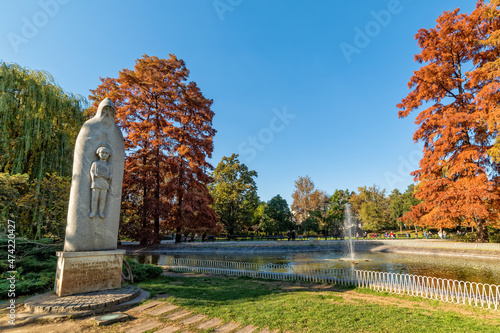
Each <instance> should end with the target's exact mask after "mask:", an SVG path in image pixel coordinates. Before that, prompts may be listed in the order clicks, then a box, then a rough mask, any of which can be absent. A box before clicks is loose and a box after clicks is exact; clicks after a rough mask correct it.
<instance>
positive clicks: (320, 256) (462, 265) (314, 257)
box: [129, 252, 500, 284]
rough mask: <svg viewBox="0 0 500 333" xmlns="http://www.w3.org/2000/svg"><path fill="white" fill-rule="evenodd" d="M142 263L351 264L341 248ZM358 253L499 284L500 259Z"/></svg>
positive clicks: (384, 262)
mask: <svg viewBox="0 0 500 333" xmlns="http://www.w3.org/2000/svg"><path fill="white" fill-rule="evenodd" d="M129 257H131V258H134V259H135V260H137V261H139V262H141V263H150V264H154V265H165V264H166V262H167V259H168V258H191V259H210V260H225V261H238V262H252V263H273V264H286V265H296V266H297V265H299V266H300V265H322V266H323V265H325V266H328V267H338V268H347V267H350V266H351V264H350V263H347V262H342V261H339V260H338V259H340V258H342V257H344V254H343V253H342V252H302V253H298V252H290V253H286V254H277V253H272V254H264V253H262V254H261V253H259V254H254V253H253V254H248V253H237V254H229V253H224V254H213V253H212V254H208V253H196V254H174V255H170V254H168V255H166V254H152V255H151V254H141V255H135V256H129ZM358 257H359V258H362V259H369V260H370V261H368V262H363V261H359V262H358V264H356V265H355V267H356V269H362V270H371V271H382V272H393V273H405V274H415V275H425V276H435V277H441V278H447V279H454V280H461V281H471V282H482V283H490V284H500V260H498V259H483V258H474V257H458V256H437V255H434V256H429V255H424V254H401V253H372V252H360V253H358Z"/></svg>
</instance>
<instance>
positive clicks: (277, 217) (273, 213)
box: [264, 194, 294, 232]
mask: <svg viewBox="0 0 500 333" xmlns="http://www.w3.org/2000/svg"><path fill="white" fill-rule="evenodd" d="M264 213H265V215H266V216H267V217H268V218H269V220H270V223H269V225H270V226H273V227H274V228H273V229H274V230H272V231H271V232H281V231H287V230H291V229H293V228H294V225H293V223H292V221H291V216H292V214H291V212H290V208H289V207H288V203H287V202H286V200H285V199H283V198H282V197H281V196H280V195H279V194H278V195H277V196H275V197H273V198H272V199H271V200H269V201H268V202H267V205H266V207H265V209H264Z"/></svg>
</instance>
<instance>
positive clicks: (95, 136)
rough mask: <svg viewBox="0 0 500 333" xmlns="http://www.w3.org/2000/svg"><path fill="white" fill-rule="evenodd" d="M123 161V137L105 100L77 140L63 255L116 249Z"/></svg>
mask: <svg viewBox="0 0 500 333" xmlns="http://www.w3.org/2000/svg"><path fill="white" fill-rule="evenodd" d="M124 160H125V146H124V142H123V135H122V133H121V131H120V128H119V127H118V126H117V125H116V123H115V108H114V105H113V102H112V101H111V100H110V99H109V98H106V99H104V100H103V101H102V102H101V103H100V104H99V108H98V109H97V112H96V115H95V116H94V117H93V118H91V119H89V120H88V121H86V122H85V124H83V126H82V128H81V130H80V133H79V134H78V137H77V139H76V144H75V153H74V158H73V178H72V180H71V193H70V198H69V209H68V220H67V226H66V238H65V242H64V252H77V251H101V250H114V249H116V247H117V242H118V224H119V219H120V205H121V194H122V181H123V168H124Z"/></svg>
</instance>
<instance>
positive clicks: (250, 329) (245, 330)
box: [236, 325, 262, 333]
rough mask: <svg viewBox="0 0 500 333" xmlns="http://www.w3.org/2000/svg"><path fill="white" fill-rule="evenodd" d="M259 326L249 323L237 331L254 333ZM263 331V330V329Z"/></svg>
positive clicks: (239, 332) (238, 332)
mask: <svg viewBox="0 0 500 333" xmlns="http://www.w3.org/2000/svg"><path fill="white" fill-rule="evenodd" d="M257 328H258V327H257V326H253V325H247V326H245V327H243V328H242V329H240V330H238V331H236V333H252V332H253V331H255V330H256V329H257ZM261 332H262V331H261Z"/></svg>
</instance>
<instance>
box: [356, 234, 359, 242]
mask: <svg viewBox="0 0 500 333" xmlns="http://www.w3.org/2000/svg"><path fill="white" fill-rule="evenodd" d="M358 239H359V232H356V240H358Z"/></svg>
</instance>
